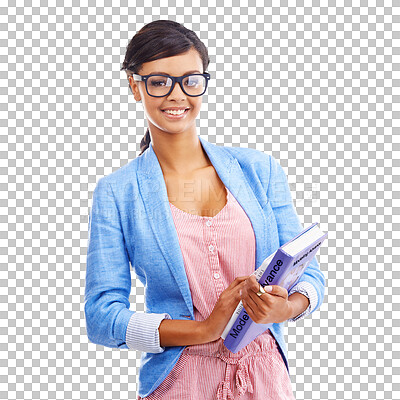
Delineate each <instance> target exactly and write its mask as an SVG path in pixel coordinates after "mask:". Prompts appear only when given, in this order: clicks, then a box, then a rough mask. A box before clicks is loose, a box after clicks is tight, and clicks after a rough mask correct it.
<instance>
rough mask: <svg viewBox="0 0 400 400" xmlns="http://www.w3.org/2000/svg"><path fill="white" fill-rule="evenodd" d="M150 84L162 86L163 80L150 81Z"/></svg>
mask: <svg viewBox="0 0 400 400" xmlns="http://www.w3.org/2000/svg"><path fill="white" fill-rule="evenodd" d="M150 84H151V86H164V85H165V81H151V82H150Z"/></svg>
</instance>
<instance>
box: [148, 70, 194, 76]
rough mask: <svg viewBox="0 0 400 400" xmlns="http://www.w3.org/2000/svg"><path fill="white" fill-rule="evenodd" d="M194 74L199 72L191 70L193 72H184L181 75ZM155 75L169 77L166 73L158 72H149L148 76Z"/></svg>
mask: <svg viewBox="0 0 400 400" xmlns="http://www.w3.org/2000/svg"><path fill="white" fill-rule="evenodd" d="M194 73H198V74H201V72H200V71H198V70H193V71H188V72H185V73H184V74H183V75H188V74H194ZM156 74H162V75H169V74H167V73H166V72H160V71H156V72H151V73H150V74H149V75H156ZM183 75H182V76H183Z"/></svg>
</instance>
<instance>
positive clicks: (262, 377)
mask: <svg viewBox="0 0 400 400" xmlns="http://www.w3.org/2000/svg"><path fill="white" fill-rule="evenodd" d="M226 195H227V201H226V205H225V206H224V207H223V208H222V210H220V211H219V212H218V214H216V215H215V216H214V217H204V216H199V215H195V214H190V213H187V212H185V211H183V210H180V209H179V208H177V207H175V206H174V205H173V204H172V203H170V207H171V212H172V216H173V219H174V223H175V227H176V230H177V233H178V238H179V244H180V248H181V250H182V254H183V259H184V264H185V270H186V274H187V277H188V281H189V286H190V290H191V293H192V299H193V306H194V317H195V320H196V321H203V320H205V319H207V317H208V316H209V315H210V314H211V312H212V310H213V308H214V306H215V304H216V302H217V300H218V298H219V296H220V295H221V293H222V292H223V291H224V290H225V289H226V288H227V287H228V286H229V285H230V284H231V283H232V281H233V280H234V279H235V278H236V277H238V276H247V275H250V274H251V273H252V272H254V267H255V236H254V231H253V228H252V225H251V222H250V220H249V219H248V217H247V215H246V213H245V212H244V210H243V209H242V207H241V206H240V204H239V203H238V202H237V201H236V199H235V198H234V196H233V195H232V193H231V192H230V191H229V190H228V188H226ZM189 211H190V210H189ZM144 399H146V400H156V399H157V400H158V399H163V400H177V399H179V400H198V399H205V400H212V399H217V400H228V399H229V400H238V399H240V400H247V399H249V400H250V399H252V400H258V399H259V400H261V399H262V400H268V399H271V400H284V399H285V400H293V399H294V395H293V391H292V387H291V381H290V377H289V375H288V371H287V369H286V366H285V363H284V361H283V359H282V356H281V354H280V352H279V350H278V345H277V343H276V341H275V339H274V337H273V336H272V334H271V333H270V330H269V329H268V330H267V331H266V332H264V333H263V334H262V335H260V336H259V337H258V338H256V339H255V340H254V341H253V342H251V343H249V344H248V345H247V346H246V347H244V348H243V349H241V350H240V351H239V352H238V353H236V354H235V353H232V352H230V351H229V350H228V349H227V348H226V347H225V346H224V343H223V339H221V338H219V339H218V340H216V341H214V342H210V343H206V344H200V345H193V346H187V347H186V348H185V349H184V351H183V353H182V354H181V357H180V358H179V360H178V362H177V363H176V364H175V366H174V368H173V369H172V370H171V372H170V373H169V374H168V376H167V377H166V378H165V380H164V381H163V382H162V383H161V385H160V386H158V387H157V389H156V390H155V391H153V392H152V393H151V394H150V395H149V396H147V397H145V398H141V397H140V396H138V400H144Z"/></svg>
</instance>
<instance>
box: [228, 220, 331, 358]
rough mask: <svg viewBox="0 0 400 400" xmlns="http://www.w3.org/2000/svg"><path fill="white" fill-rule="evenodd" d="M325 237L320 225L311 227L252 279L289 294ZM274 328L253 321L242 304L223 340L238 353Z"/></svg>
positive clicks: (280, 249)
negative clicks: (280, 287) (279, 287)
mask: <svg viewBox="0 0 400 400" xmlns="http://www.w3.org/2000/svg"><path fill="white" fill-rule="evenodd" d="M326 237H327V233H324V232H322V231H321V229H320V228H319V227H318V222H316V223H314V224H312V225H311V226H309V227H308V228H306V229H304V230H303V231H302V232H301V233H299V234H298V235H297V236H295V237H294V238H293V239H292V240H290V241H289V242H287V243H285V244H284V245H282V246H281V247H280V248H279V249H278V250H276V251H275V252H274V253H272V254H271V255H270V256H269V257H267V258H266V259H265V260H264V261H263V263H262V264H261V266H260V267H259V268H257V269H256V270H255V271H254V272H253V274H252V275H254V276H255V277H256V280H257V281H258V282H259V283H260V285H261V286H262V287H265V286H267V285H279V286H282V287H284V288H285V289H287V291H288V292H289V291H290V289H292V287H293V286H294V285H296V283H297V282H298V281H299V280H300V278H301V276H302V275H303V273H304V271H305V269H306V268H307V266H308V264H309V263H310V261H311V260H312V259H313V258H314V256H315V255H316V253H317V252H318V249H319V248H320V246H321V244H322V243H323V241H324V240H325V239H326ZM272 325H273V324H272V323H271V324H257V323H255V322H254V321H252V319H251V318H250V316H249V315H248V314H247V312H246V310H245V308H244V307H243V304H242V301H240V302H239V304H238V306H237V307H236V310H235V311H234V312H233V314H232V317H231V319H230V320H229V322H228V324H227V325H226V327H225V330H224V332H223V333H222V335H221V337H222V339H224V345H225V347H226V348H227V349H228V350H230V351H231V352H232V353H237V352H238V351H239V350H241V349H242V348H243V347H245V346H247V345H248V344H249V343H250V342H252V341H253V340H254V339H255V338H256V337H257V336H259V335H261V334H262V333H264V332H265V331H266V330H267V329H269V328H270V327H271V326H272Z"/></svg>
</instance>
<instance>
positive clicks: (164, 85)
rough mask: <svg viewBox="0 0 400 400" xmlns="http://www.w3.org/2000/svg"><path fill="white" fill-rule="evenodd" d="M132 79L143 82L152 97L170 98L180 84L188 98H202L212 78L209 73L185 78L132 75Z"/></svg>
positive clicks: (185, 76) (184, 76) (190, 75)
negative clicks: (176, 84)
mask: <svg viewBox="0 0 400 400" xmlns="http://www.w3.org/2000/svg"><path fill="white" fill-rule="evenodd" d="M132 77H133V79H134V80H135V81H143V82H144V83H145V85H146V92H147V94H148V95H149V96H152V97H164V96H168V95H169V94H170V93H171V92H172V90H173V88H174V87H175V83H176V82H178V83H179V85H180V87H181V89H182V91H183V93H185V94H186V95H187V96H190V97H197V96H202V95H203V94H204V93H205V92H206V90H207V84H208V81H209V80H210V78H211V76H210V74H209V73H207V72H205V73H204V74H189V75H183V76H170V75H161V74H157V75H138V74H132Z"/></svg>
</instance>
